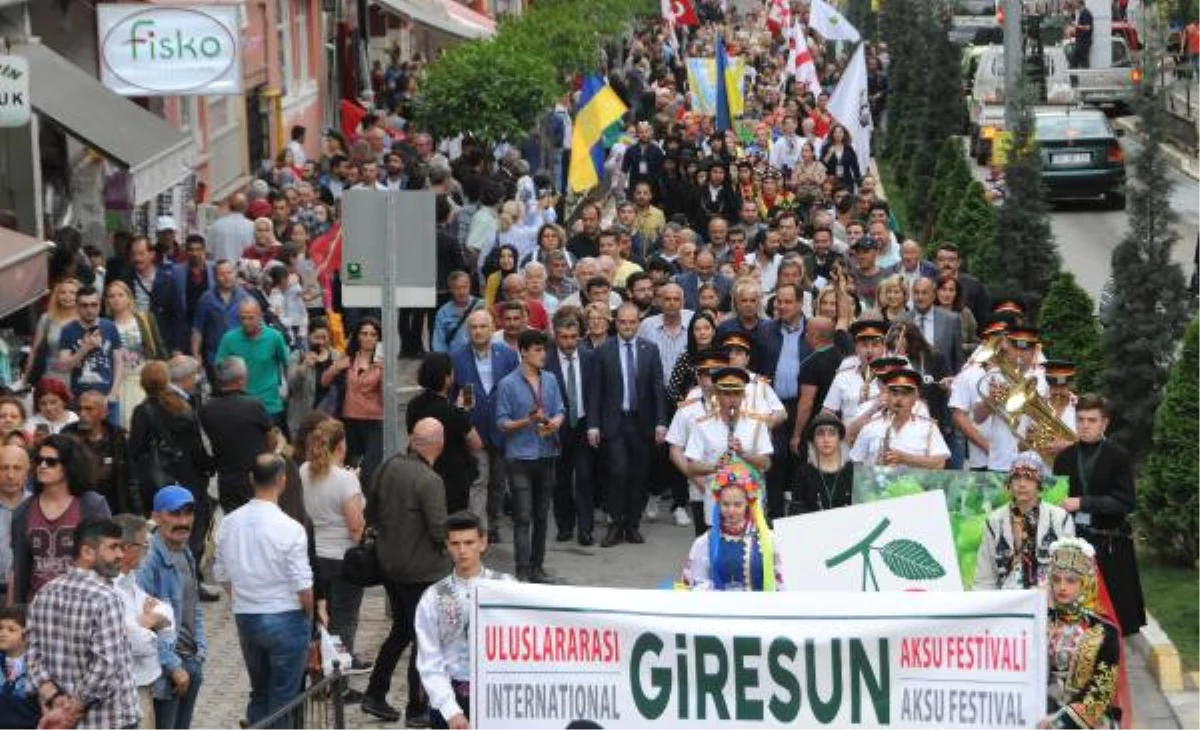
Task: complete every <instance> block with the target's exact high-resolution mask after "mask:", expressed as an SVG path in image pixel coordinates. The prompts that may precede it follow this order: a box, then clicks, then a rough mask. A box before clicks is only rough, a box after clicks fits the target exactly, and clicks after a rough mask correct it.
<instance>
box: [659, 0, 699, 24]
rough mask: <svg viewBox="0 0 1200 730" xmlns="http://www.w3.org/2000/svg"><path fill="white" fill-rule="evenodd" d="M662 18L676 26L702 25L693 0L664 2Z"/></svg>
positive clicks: (666, 0)
mask: <svg viewBox="0 0 1200 730" xmlns="http://www.w3.org/2000/svg"><path fill="white" fill-rule="evenodd" d="M662 16H663V17H664V18H666V19H667V20H668V21H670V22H671V23H674V24H675V25H700V18H699V17H698V16H697V15H696V7H695V6H694V5H692V0H662Z"/></svg>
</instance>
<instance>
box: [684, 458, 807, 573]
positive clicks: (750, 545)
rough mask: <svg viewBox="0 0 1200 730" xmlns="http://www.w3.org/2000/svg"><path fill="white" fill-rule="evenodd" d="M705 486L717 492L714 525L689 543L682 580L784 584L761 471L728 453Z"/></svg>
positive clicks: (713, 517)
mask: <svg viewBox="0 0 1200 730" xmlns="http://www.w3.org/2000/svg"><path fill="white" fill-rule="evenodd" d="M709 488H710V489H711V490H712V492H713V493H714V494H715V495H716V498H717V504H716V505H715V506H714V507H713V516H712V527H711V528H709V530H708V533H707V534H705V535H701V536H700V537H698V538H696V541H695V542H694V543H692V549H691V552H690V553H689V554H688V560H687V563H686V564H685V565H684V566H683V581H682V582H683V585H684V586H686V587H687V588H689V589H691V590H700V591H708V590H712V591H766V592H772V591H778V590H783V578H782V577H781V576H780V574H779V572H778V570H779V556H778V554H777V553H776V552H775V544H774V540H773V539H772V536H771V530H770V528H769V527H767V520H766V517H764V516H763V511H762V505H761V503H760V502H761V500H760V499H759V497H760V496H761V495H762V489H763V477H762V475H761V474H760V473H759V472H758V470H757V469H755V468H754V467H752V466H750V465H749V464H747V463H746V462H745V461H743V460H741V459H740V458H738V457H736V456H732V455H727V460H726V461H725V463H723V464H722V465H721V466H720V468H718V469H717V472H716V474H714V475H713V477H712V480H711V482H710V487H709Z"/></svg>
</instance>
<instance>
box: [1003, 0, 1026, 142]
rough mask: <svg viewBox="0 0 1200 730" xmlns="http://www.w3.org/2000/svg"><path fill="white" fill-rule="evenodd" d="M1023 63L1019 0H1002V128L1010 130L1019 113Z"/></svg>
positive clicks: (1014, 124) (1013, 126)
mask: <svg viewBox="0 0 1200 730" xmlns="http://www.w3.org/2000/svg"><path fill="white" fill-rule="evenodd" d="M1024 64H1025V44H1024V42H1023V39H1022V36H1021V0H1004V128H1005V129H1007V130H1009V131H1012V130H1013V129H1016V127H1017V120H1018V119H1019V118H1020V115H1021V106H1020V100H1019V99H1018V98H1017V85H1018V84H1019V83H1020V79H1021V67H1022V66H1023V65H1024Z"/></svg>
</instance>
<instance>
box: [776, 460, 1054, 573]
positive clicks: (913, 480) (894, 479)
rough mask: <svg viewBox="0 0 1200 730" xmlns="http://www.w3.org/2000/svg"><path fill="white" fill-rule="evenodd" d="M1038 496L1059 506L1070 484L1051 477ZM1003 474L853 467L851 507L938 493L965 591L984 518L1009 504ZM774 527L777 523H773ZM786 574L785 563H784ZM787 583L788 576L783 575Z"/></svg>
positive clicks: (972, 569) (973, 570)
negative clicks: (948, 519)
mask: <svg viewBox="0 0 1200 730" xmlns="http://www.w3.org/2000/svg"><path fill="white" fill-rule="evenodd" d="M1053 479H1054V482H1053V483H1052V484H1051V485H1049V486H1047V487H1046V489H1045V490H1044V491H1043V492H1042V500H1043V501H1045V502H1048V503H1050V504H1055V505H1057V504H1062V501H1063V500H1064V499H1066V498H1067V491H1068V489H1069V488H1070V483H1069V482H1068V480H1067V477H1053ZM1007 485H1008V475H1007V474H999V473H995V472H979V471H957V470H948V469H939V470H930V469H910V468H907V467H896V466H862V465H857V464H856V465H855V467H854V496H853V502H854V504H856V505H857V504H866V503H869V502H877V501H879V500H890V499H894V498H896V497H906V496H909V495H913V494H920V493H922V492H940V493H941V494H942V495H943V496H944V497H945V501H946V510H947V511H948V512H949V517H950V533H951V534H952V535H953V538H954V551H955V553H956V554H957V556H958V569H959V573H960V574H961V576H962V584H963V586H964V587H967V588H969V587H970V586H971V582H972V581H973V580H974V578H975V560H976V558H977V557H978V554H979V543H980V542H981V541H982V540H983V527H984V523H985V522H986V520H987V515H988V513H989V512H991V511H992V510H994V509H996V508H997V507H1003V506H1004V505H1006V504H1008V501H1009V497H1008V486H1007ZM777 524H778V523H777ZM783 563H784V569H785V571H786V568H787V561H786V559H784V561H783ZM784 578H785V580H786V578H787V574H786V572H785V573H784Z"/></svg>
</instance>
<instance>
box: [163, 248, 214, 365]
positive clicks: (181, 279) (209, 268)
mask: <svg viewBox="0 0 1200 730" xmlns="http://www.w3.org/2000/svg"><path fill="white" fill-rule="evenodd" d="M189 271H190V267H189V266H188V265H187V264H176V265H175V266H172V267H171V273H172V276H173V278H174V280H175V294H176V296H177V297H178V300H179V303H178V305H177V306H178V307H179V311H180V313H181V314H180V316H181V317H184V322H186V323H187V326H188V330H189V332H190V330H191V326H192V319H193V317H189V316H188V306H187V285H188V275H189ZM216 285H217V274H216V266H215V265H214V264H213V262H211V261H206V262H205V263H204V289H203V291H208V290H209V289H212V288H213V287H214V286H216ZM201 296H203V295H201ZM199 301H200V297H197V298H196V302H197V304H199ZM196 308H197V309H199V306H197V307H196ZM193 314H195V313H194V312H193ZM184 352H187V350H184Z"/></svg>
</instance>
